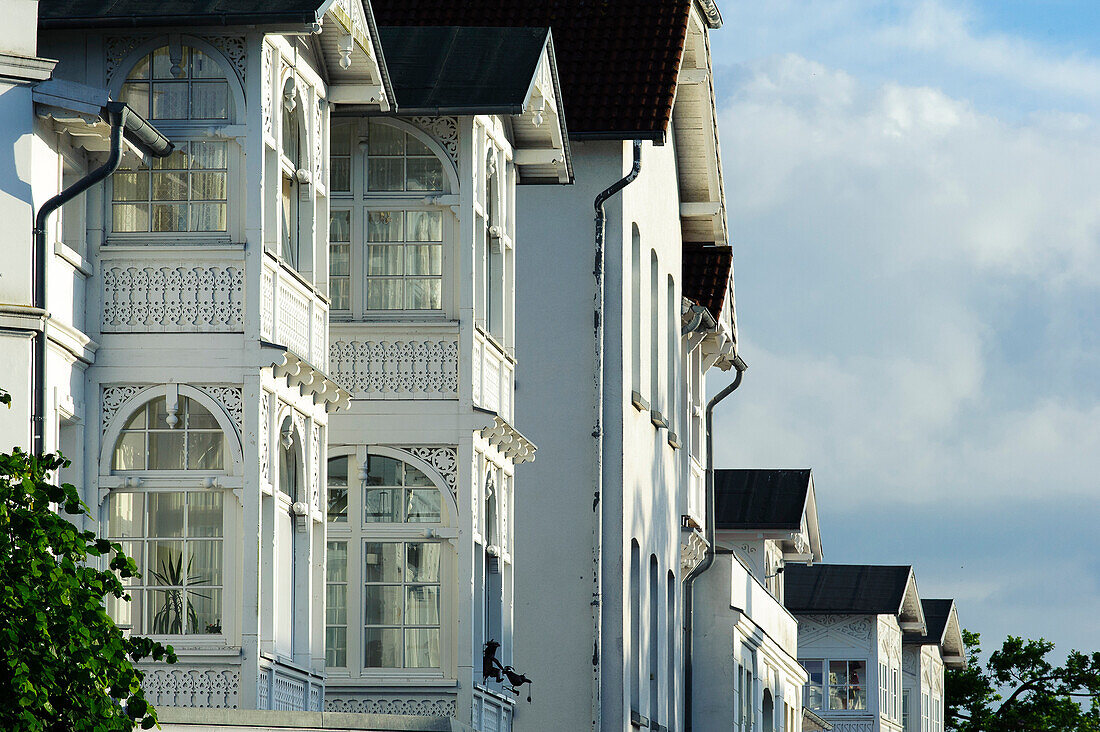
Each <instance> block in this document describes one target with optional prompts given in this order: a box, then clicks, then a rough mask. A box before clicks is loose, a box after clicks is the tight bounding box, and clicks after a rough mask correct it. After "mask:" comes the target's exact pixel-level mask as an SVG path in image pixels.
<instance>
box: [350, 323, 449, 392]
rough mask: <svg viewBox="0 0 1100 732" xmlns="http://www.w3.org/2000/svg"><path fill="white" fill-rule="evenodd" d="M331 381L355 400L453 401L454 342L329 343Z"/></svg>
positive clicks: (440, 339) (410, 340) (435, 340)
mask: <svg viewBox="0 0 1100 732" xmlns="http://www.w3.org/2000/svg"><path fill="white" fill-rule="evenodd" d="M329 368H330V370H331V374H332V378H333V379H334V380H335V381H336V382H337V383H338V384H340V385H341V386H343V387H344V388H345V389H347V390H348V391H350V392H352V393H353V394H355V395H356V396H359V397H374V398H376V399H387V398H389V399H399V398H410V397H413V398H420V399H456V398H457V397H458V340H457V339H456V338H453V337H444V338H429V339H423V340H413V339H408V340H393V341H382V340H379V341H342V340H341V341H333V343H332V345H331V346H330V347H329Z"/></svg>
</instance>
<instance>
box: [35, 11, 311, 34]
mask: <svg viewBox="0 0 1100 732" xmlns="http://www.w3.org/2000/svg"><path fill="white" fill-rule="evenodd" d="M316 22H317V16H316V15H315V14H313V13H273V14H268V13H177V14H173V15H158V16H152V17H150V16H144V17H138V16H127V17H120V16H111V17H99V16H94V17H89V16H83V17H75V18H74V17H70V18H42V17H39V19H38V27H39V29H41V30H74V29H80V28H94V29H106V28H144V27H163V26H175V25H190V26H231V25H262V26H265V30H268V31H270V32H275V31H277V30H280V29H272V28H269V27H268V26H272V25H278V26H287V29H288V30H289V29H293V30H309V29H312V27H313V25H314V24H315V23H316Z"/></svg>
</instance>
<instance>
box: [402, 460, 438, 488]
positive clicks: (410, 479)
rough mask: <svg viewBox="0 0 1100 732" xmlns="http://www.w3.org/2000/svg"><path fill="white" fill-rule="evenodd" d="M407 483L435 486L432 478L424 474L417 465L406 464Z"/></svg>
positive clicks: (409, 484) (408, 484)
mask: <svg viewBox="0 0 1100 732" xmlns="http://www.w3.org/2000/svg"><path fill="white" fill-rule="evenodd" d="M405 485H407V486H433V487H434V486H435V483H433V482H432V479H431V478H429V477H428V476H426V475H424V473H423V471H421V470H420V468H418V467H416V466H415V465H409V464H407V463H406V464H405Z"/></svg>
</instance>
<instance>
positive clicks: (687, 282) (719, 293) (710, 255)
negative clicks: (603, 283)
mask: <svg viewBox="0 0 1100 732" xmlns="http://www.w3.org/2000/svg"><path fill="white" fill-rule="evenodd" d="M570 124H572V122H570ZM683 269H684V273H683V283H684V285H683V286H684V297H686V298H687V299H689V300H691V301H692V302H694V303H695V304H696V305H702V306H703V307H705V308H706V309H707V311H708V312H710V314H711V315H712V316H714V318H715V319H718V318H719V317H721V315H722V306H723V304H724V303H725V301H726V295H727V293H728V292H729V288H730V272H731V270H732V269H733V247H730V246H715V245H713V244H692V243H689V242H684V252H683Z"/></svg>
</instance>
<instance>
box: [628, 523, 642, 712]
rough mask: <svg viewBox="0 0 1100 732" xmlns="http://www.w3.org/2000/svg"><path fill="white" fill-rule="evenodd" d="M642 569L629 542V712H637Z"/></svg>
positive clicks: (639, 701) (634, 546) (633, 543)
mask: <svg viewBox="0 0 1100 732" xmlns="http://www.w3.org/2000/svg"><path fill="white" fill-rule="evenodd" d="M641 655H642V569H641V550H640V548H639V547H638V542H637V541H631V542H630V652H629V654H628V658H629V663H630V711H631V712H639V713H640V711H641V707H642V699H641V696H642V695H641V664H642V657H641Z"/></svg>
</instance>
